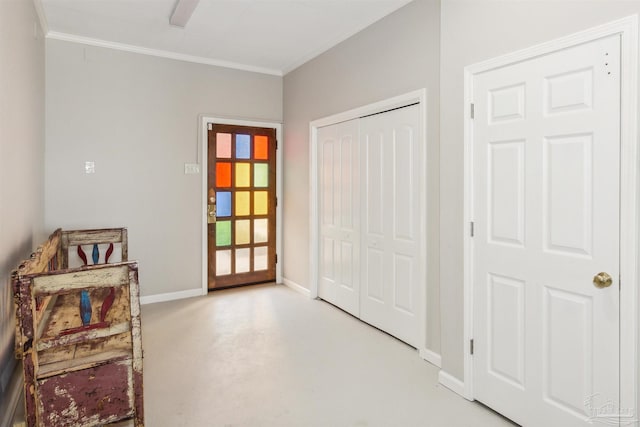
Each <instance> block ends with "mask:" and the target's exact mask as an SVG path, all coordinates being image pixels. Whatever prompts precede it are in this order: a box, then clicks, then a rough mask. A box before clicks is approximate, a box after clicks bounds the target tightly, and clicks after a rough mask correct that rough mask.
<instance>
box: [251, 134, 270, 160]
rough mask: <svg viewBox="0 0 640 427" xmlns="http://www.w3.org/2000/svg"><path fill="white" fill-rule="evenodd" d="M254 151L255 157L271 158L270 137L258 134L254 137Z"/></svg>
mask: <svg viewBox="0 0 640 427" xmlns="http://www.w3.org/2000/svg"><path fill="white" fill-rule="evenodd" d="M253 151H254V152H253V158H254V159H258V160H267V159H269V138H268V137H266V136H263V135H256V136H255V137H254V138H253Z"/></svg>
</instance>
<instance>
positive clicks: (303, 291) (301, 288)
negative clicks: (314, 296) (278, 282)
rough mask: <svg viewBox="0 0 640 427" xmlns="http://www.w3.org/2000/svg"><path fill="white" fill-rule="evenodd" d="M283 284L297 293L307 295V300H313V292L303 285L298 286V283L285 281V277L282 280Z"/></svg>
mask: <svg viewBox="0 0 640 427" xmlns="http://www.w3.org/2000/svg"><path fill="white" fill-rule="evenodd" d="M282 283H283V284H284V285H285V286H287V287H289V288H291V289H293V290H294V291H296V292H300V293H301V294H303V295H305V296H306V297H307V298H311V292H310V291H309V289H307V288H305V287H304V286H302V285H299V284H297V283H296V282H294V281H292V280H289V279H285V278H284V277H283V278H282Z"/></svg>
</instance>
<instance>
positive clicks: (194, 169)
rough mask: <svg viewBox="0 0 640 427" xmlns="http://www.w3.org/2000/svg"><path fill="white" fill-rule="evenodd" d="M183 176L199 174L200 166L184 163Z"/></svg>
mask: <svg viewBox="0 0 640 427" xmlns="http://www.w3.org/2000/svg"><path fill="white" fill-rule="evenodd" d="M184 173H185V175H189V174H198V173H200V165H199V164H197V163H185V164H184Z"/></svg>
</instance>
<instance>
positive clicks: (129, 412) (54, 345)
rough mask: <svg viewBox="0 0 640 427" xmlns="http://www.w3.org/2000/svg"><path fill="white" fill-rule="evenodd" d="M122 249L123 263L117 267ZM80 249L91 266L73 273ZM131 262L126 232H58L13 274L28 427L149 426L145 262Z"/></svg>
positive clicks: (111, 230) (84, 260) (18, 349)
mask: <svg viewBox="0 0 640 427" xmlns="http://www.w3.org/2000/svg"><path fill="white" fill-rule="evenodd" d="M115 245H118V246H119V249H120V251H119V252H120V254H121V261H120V262H117V263H111V264H109V263H108V262H109V261H110V257H111V255H112V254H113V253H114V248H115ZM74 250H75V253H77V258H79V259H80V260H81V264H84V266H80V267H75V268H69V262H70V253H73V252H72V251H74ZM87 252H89V253H90V254H91V255H90V257H91V261H93V265H89V264H90V262H89V257H88V256H87ZM127 257H128V251H127V231H126V229H123V228H120V229H104V230H74V231H62V230H56V231H55V232H54V233H53V234H52V235H51V236H50V237H49V239H48V240H47V242H45V243H44V244H43V245H41V246H40V247H39V248H38V250H37V251H36V252H35V253H34V254H33V255H32V257H31V259H29V260H27V261H25V262H23V263H22V264H21V265H20V267H19V268H18V269H17V270H16V271H15V272H14V274H13V275H12V286H13V291H14V299H15V304H16V319H17V329H16V356H17V357H19V358H21V359H22V361H23V371H24V380H25V385H24V398H25V418H26V420H25V421H26V425H27V426H28V427H31V426H47V427H58V426H95V425H108V424H113V423H121V422H122V421H124V420H131V422H133V424H134V425H135V426H143V425H144V415H143V414H144V412H143V383H142V345H141V325H140V303H139V283H138V264H137V262H128V261H127Z"/></svg>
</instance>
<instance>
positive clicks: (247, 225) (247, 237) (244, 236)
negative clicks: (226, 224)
mask: <svg viewBox="0 0 640 427" xmlns="http://www.w3.org/2000/svg"><path fill="white" fill-rule="evenodd" d="M249 243H251V222H250V221H249V220H248V219H239V220H237V221H236V245H248V244H249Z"/></svg>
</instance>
